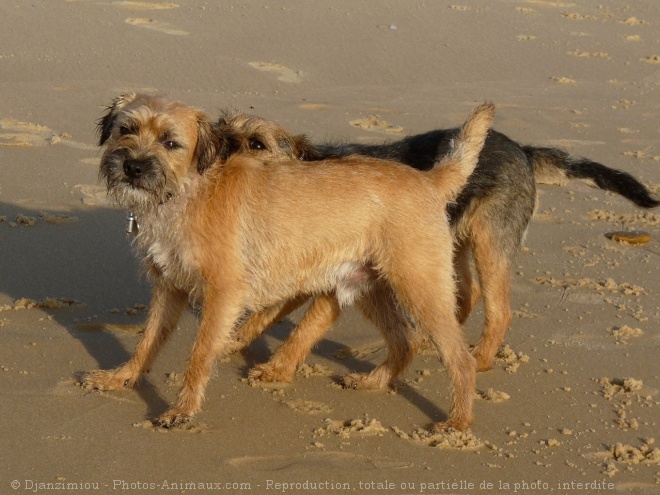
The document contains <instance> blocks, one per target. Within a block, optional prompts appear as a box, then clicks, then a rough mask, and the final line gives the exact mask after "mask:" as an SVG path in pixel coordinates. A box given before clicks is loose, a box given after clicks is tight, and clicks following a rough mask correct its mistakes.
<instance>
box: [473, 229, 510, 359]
mask: <svg viewBox="0 0 660 495" xmlns="http://www.w3.org/2000/svg"><path fill="white" fill-rule="evenodd" d="M491 234H492V232H491V231H490V230H489V229H488V228H487V227H485V226H484V228H483V229H478V228H474V229H473V249H474V258H475V265H476V267H477V272H478V273H479V280H480V283H481V290H482V295H483V299H484V318H485V322H484V330H483V333H482V334H481V337H480V338H479V340H478V341H477V343H476V344H475V346H474V348H473V349H472V355H473V356H474V357H475V358H476V360H477V371H488V370H489V369H491V368H492V366H493V361H494V359H495V354H496V353H497V350H498V349H499V347H500V345H502V342H503V341H504V336H505V335H506V332H507V330H508V329H509V326H510V325H511V300H510V299H511V263H512V261H513V260H512V257H511V256H508V255H507V254H506V253H505V252H504V251H503V250H502V249H499V248H500V246H499V244H498V243H497V240H495V239H493V238H492V237H493V236H492V235H491Z"/></svg>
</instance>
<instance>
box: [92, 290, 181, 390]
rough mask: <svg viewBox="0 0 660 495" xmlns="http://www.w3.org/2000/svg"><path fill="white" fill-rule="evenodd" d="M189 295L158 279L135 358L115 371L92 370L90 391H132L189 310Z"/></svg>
mask: <svg viewBox="0 0 660 495" xmlns="http://www.w3.org/2000/svg"><path fill="white" fill-rule="evenodd" d="M187 301H188V294H187V293H186V292H183V291H178V290H174V289H172V288H170V287H168V286H167V285H166V284H165V283H163V281H162V280H156V284H155V285H154V289H153V295H152V298H151V304H150V308H149V317H148V319H147V324H146V327H145V330H144V333H143V334H142V340H140V342H139V343H138V345H137V347H136V349H135V353H134V354H133V357H132V358H131V359H130V360H129V361H128V362H127V363H125V364H124V365H122V366H120V367H119V368H116V369H114V370H96V371H90V372H89V373H87V374H86V375H85V377H84V378H83V385H84V386H85V387H86V388H94V389H97V390H119V389H122V388H131V387H132V386H133V385H134V384H135V382H137V380H138V379H139V378H140V376H141V375H142V373H145V372H146V371H147V370H148V369H149V367H150V366H151V363H152V362H153V360H154V358H155V357H156V355H157V354H158V351H159V350H160V349H161V347H162V346H163V344H164V343H165V342H166V341H167V339H168V338H169V336H170V335H171V334H172V332H173V331H174V329H175V328H176V325H177V323H178V321H179V318H180V317H181V313H182V312H183V309H184V308H185V307H186V303H187Z"/></svg>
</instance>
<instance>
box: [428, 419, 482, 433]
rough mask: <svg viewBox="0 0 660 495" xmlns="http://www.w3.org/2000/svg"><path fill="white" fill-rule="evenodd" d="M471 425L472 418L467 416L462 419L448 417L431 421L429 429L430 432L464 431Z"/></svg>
mask: <svg viewBox="0 0 660 495" xmlns="http://www.w3.org/2000/svg"><path fill="white" fill-rule="evenodd" d="M471 425H472V420H471V419H468V418H462V419H449V420H447V421H439V422H437V423H433V424H432V425H431V427H430V428H429V430H430V431H431V432H432V433H445V432H448V431H453V430H455V431H465V430H467V429H469V428H470V426H471Z"/></svg>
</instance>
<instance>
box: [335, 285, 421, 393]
mask: <svg viewBox="0 0 660 495" xmlns="http://www.w3.org/2000/svg"><path fill="white" fill-rule="evenodd" d="M357 305H358V307H359V308H360V310H361V311H362V313H363V314H364V315H365V316H366V317H367V318H368V319H369V320H370V321H371V322H373V323H374V324H375V325H376V326H377V327H378V329H379V330H380V331H381V333H382V334H383V337H385V342H386V344H387V349H388V354H387V358H386V359H385V361H383V362H382V363H381V364H379V365H378V366H377V367H376V368H374V369H373V370H372V371H371V372H370V373H350V374H348V375H345V376H344V377H342V379H341V383H342V385H343V386H344V387H345V388H354V389H379V388H383V387H386V386H388V385H389V384H390V383H391V382H392V381H393V380H395V379H396V377H397V376H398V375H399V374H400V373H401V372H402V371H403V370H404V369H405V368H406V367H407V366H408V365H409V364H410V361H411V360H412V358H413V356H414V354H415V351H416V350H417V348H418V347H419V345H420V341H421V338H420V336H419V332H417V331H416V330H415V329H413V328H412V327H411V326H410V324H409V323H408V321H407V319H406V317H405V315H404V314H402V312H401V310H400V309H399V307H398V303H397V300H396V297H395V295H394V293H393V292H392V289H391V288H390V287H389V285H387V284H386V283H385V282H384V281H382V280H376V281H375V282H373V285H372V288H371V290H370V291H369V292H368V293H366V294H365V295H364V296H363V297H362V298H360V299H359V300H358V302H357Z"/></svg>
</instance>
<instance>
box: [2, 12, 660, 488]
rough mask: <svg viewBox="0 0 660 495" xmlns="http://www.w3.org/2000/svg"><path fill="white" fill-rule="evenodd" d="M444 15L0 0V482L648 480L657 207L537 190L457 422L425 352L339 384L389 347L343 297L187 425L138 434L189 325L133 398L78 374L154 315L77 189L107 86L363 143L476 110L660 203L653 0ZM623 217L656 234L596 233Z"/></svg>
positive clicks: (125, 259) (110, 225) (254, 355)
mask: <svg viewBox="0 0 660 495" xmlns="http://www.w3.org/2000/svg"><path fill="white" fill-rule="evenodd" d="M456 1H459V3H452V2H445V1H434V2H417V1H364V2H354V1H350V0H332V1H315V2H302V1H301V2H296V1H293V0H283V1H279V2H270V3H269V2H262V1H239V2H227V1H222V2H208V1H202V0H190V1H177V2H176V3H174V2H156V3H149V2H137V1H110V0H79V1H74V0H71V1H67V0H35V1H31V2H27V1H22V0H20V1H19V0H7V1H3V2H2V3H1V5H0V25H1V29H0V76H1V77H0V102H1V103H0V217H1V219H2V221H0V247H1V249H2V256H1V258H0V284H1V285H0V390H1V392H2V400H1V401H0V415H1V416H2V418H3V421H2V422H1V423H0V493H22V492H25V491H26V490H32V491H35V490H37V491H44V492H45V491H46V489H47V488H59V487H62V486H64V487H66V485H67V484H69V483H72V484H74V485H71V486H69V488H68V489H64V490H60V491H59V493H118V492H121V493H143V492H149V493H154V492H160V491H164V490H168V491H169V490H170V489H174V492H175V493H215V492H217V491H219V490H218V489H219V488H223V489H224V488H231V486H232V484H233V486H234V488H233V489H230V490H225V492H229V493H239V492H240V493H243V492H246V493H247V492H251V493H282V492H285V493H343V492H345V491H346V490H345V489H346V488H350V489H351V491H353V492H354V493H392V494H401V493H439V494H449V493H461V494H499V493H514V492H516V493H550V492H551V491H552V492H553V493H568V494H572V493H615V492H616V493H619V492H625V493H628V492H629V493H659V492H660V451H659V450H658V443H654V440H653V439H654V438H655V439H658V441H660V428H659V427H658V423H659V421H660V415H659V413H660V404H659V401H660V397H659V396H658V388H659V387H660V377H659V374H660V367H659V366H658V356H659V354H660V353H659V352H658V351H659V350H660V335H659V333H658V324H659V323H660V298H659V297H658V296H659V294H660V270H658V259H659V258H658V257H659V256H660V247H658V241H659V240H660V227H659V219H660V216H659V215H660V211H657V210H656V211H653V212H645V213H644V212H640V210H638V209H636V208H635V207H634V206H632V205H631V204H629V203H628V202H626V201H625V200H623V199H621V198H619V197H617V196H614V195H612V194H609V193H604V192H602V191H598V190H595V189H590V188H588V187H587V186H585V185H582V184H580V183H576V182H573V183H571V184H569V185H568V186H567V187H561V188H560V187H550V186H541V187H540V188H539V189H540V192H539V196H540V206H539V210H538V212H537V215H536V216H535V218H534V220H533V221H532V224H531V226H530V230H529V234H528V237H527V243H526V247H525V249H524V250H523V251H522V252H521V253H520V255H519V257H518V260H517V264H516V268H515V271H514V273H513V301H512V302H513V309H514V311H515V314H516V317H515V319H514V322H513V325H512V328H511V331H510V332H509V334H508V335H507V347H506V348H504V349H503V350H502V352H501V354H500V359H499V360H498V364H497V366H496V367H495V369H493V370H492V371H490V372H487V373H483V374H480V375H479V377H478V384H477V387H478V391H477V393H478V398H477V400H476V402H475V404H476V405H475V409H476V411H475V412H476V423H475V425H474V427H473V428H472V430H471V431H470V432H468V433H465V434H453V435H444V436H433V435H429V434H428V433H426V432H425V431H424V429H423V428H424V427H425V426H426V425H428V424H429V423H430V422H431V421H432V420H434V419H439V418H442V417H444V415H445V414H446V412H447V407H448V406H449V403H450V400H449V396H448V393H447V390H448V382H447V376H446V374H445V373H444V371H443V370H442V366H441V365H440V363H439V362H438V361H437V359H436V358H435V357H434V356H433V355H432V354H428V353H422V354H420V355H419V356H418V357H417V358H416V359H415V361H414V363H413V364H412V366H411V367H410V368H409V370H408V371H407V372H406V374H405V375H404V376H403V377H402V380H401V381H400V382H399V384H398V386H397V388H396V390H394V391H389V392H388V391H383V392H364V391H346V390H342V389H340V388H338V387H337V386H336V385H335V379H336V376H337V375H340V374H343V373H345V372H347V371H349V370H351V371H352V370H368V369H370V368H371V367H372V366H373V364H374V363H377V362H379V361H380V360H381V359H382V358H383V355H384V351H383V344H382V342H381V341H380V340H379V336H378V334H377V332H376V331H375V330H374V329H373V328H371V327H369V325H368V324H366V323H365V322H364V321H363V320H362V319H361V318H360V317H359V315H357V313H355V312H354V311H352V310H349V311H346V313H345V314H344V315H343V316H342V318H341V320H340V321H339V323H338V324H337V325H336V326H335V328H334V329H333V331H332V332H331V333H330V334H328V336H327V339H326V340H324V341H323V342H322V343H321V344H320V345H319V346H318V348H317V349H316V350H315V352H314V354H313V355H312V356H310V357H309V359H308V361H307V363H308V366H307V367H306V368H305V369H303V370H302V372H301V373H299V374H298V375H297V376H296V380H295V382H294V383H293V384H291V385H289V386H282V387H270V388H264V389H262V388H259V387H251V386H249V383H247V381H246V380H245V376H246V371H247V369H248V368H249V367H250V366H252V365H254V364H255V363H258V362H262V361H264V360H266V359H267V358H268V356H269V353H270V352H272V350H273V349H274V348H275V347H276V346H277V345H278V344H279V343H280V341H281V340H282V338H284V336H285V335H286V334H287V332H288V331H289V330H290V329H291V327H292V323H291V322H290V321H287V322H284V323H283V324H280V325H279V326H277V327H276V328H275V329H274V330H273V331H271V332H270V334H269V335H268V336H267V337H265V338H263V339H261V340H260V341H258V342H256V343H255V344H254V345H253V346H252V347H251V348H250V350H249V352H248V353H247V354H245V355H239V356H232V357H231V358H229V359H224V360H223V362H221V363H219V364H218V369H217V374H216V376H215V378H214V379H213V380H212V382H211V385H210V387H209V391H208V400H207V402H206V404H205V410H204V412H203V413H202V414H200V415H199V417H198V419H197V420H196V421H195V422H194V423H192V424H191V425H190V426H189V427H188V428H186V429H183V430H180V431H170V432H161V431H156V430H153V429H152V428H150V427H149V426H150V425H149V423H148V422H145V420H147V419H148V418H152V417H154V416H155V415H157V414H159V413H160V412H162V411H163V410H164V409H165V408H166V405H167V403H168V402H169V401H171V400H172V399H173V398H174V397H175V394H176V391H177V386H178V384H179V383H180V374H181V372H182V370H183V367H184V363H185V359H186V356H187V353H188V351H189V349H190V345H191V342H192V339H193V338H194V335H195V331H196V328H197V324H196V320H195V318H194V316H193V315H188V316H186V318H185V319H184V320H183V321H182V322H181V325H180V329H179V331H178V332H177V335H176V337H175V338H174V340H173V341H172V342H171V344H170V345H169V346H168V347H167V349H166V350H165V351H164V352H163V353H162V355H161V356H160V357H159V359H158V360H157V362H156V364H155V365H154V367H153V369H152V370H151V373H150V374H149V375H148V376H147V377H146V378H145V380H144V381H143V382H142V384H141V385H140V386H139V387H138V388H137V389H135V390H133V391H126V392H120V393H88V392H85V391H83V390H82V389H81V388H79V387H77V386H76V382H77V381H78V380H79V379H80V376H81V374H82V373H83V372H84V371H86V370H90V369H94V368H98V367H102V368H108V367H112V366H116V365H118V364H120V363H122V362H123V361H125V360H126V359H127V358H128V356H129V355H130V354H131V352H132V350H133V348H134V346H135V344H136V342H137V340H138V339H139V336H138V335H136V333H137V332H138V331H139V325H140V324H141V322H142V321H143V320H144V318H145V310H144V308H145V306H144V305H145V304H147V303H148V300H149V288H148V285H147V284H146V282H145V281H144V280H142V279H140V278H139V276H138V266H137V263H136V261H135V260H134V258H133V256H132V253H131V249H130V246H129V244H128V242H127V241H126V239H125V237H124V234H123V229H124V215H125V212H123V211H121V210H120V209H117V208H115V207H113V206H112V205H111V204H110V203H108V201H107V200H106V198H105V194H104V191H103V189H102V188H101V187H100V186H99V184H98V183H97V166H98V160H99V156H100V154H99V151H98V149H97V148H96V146H95V142H96V136H95V127H94V122H95V120H96V119H98V118H99V116H100V115H101V113H102V111H103V107H104V105H106V104H108V103H109V102H110V100H111V99H112V98H113V97H114V96H115V95H117V94H118V93H121V92H124V91H128V90H138V91H154V90H160V91H164V92H166V93H168V94H170V95H172V96H174V97H177V98H181V99H183V100H184V101H186V102H187V103H190V104H193V105H198V106H201V107H203V108H204V109H206V110H207V111H208V112H210V113H213V114H215V113H217V112H219V111H220V110H221V109H225V108H239V109H241V110H244V111H249V112H253V113H257V114H260V115H262V116H263V117H266V118H272V119H275V120H278V121H279V122H280V123H282V124H283V125H285V126H287V127H289V128H290V129H291V130H293V131H295V132H300V133H303V132H304V133H306V134H308V135H309V136H310V137H312V138H313V139H315V140H324V139H336V138H345V139H351V140H357V141H363V142H380V141H382V140H385V139H393V138H397V137H399V136H404V135H407V134H412V133H417V132H422V131H426V130H430V129H433V128H437V127H451V126H455V125H457V124H458V123H460V122H461V121H462V120H463V119H464V118H465V116H466V115H467V113H468V111H469V110H470V108H471V107H473V106H474V105H475V103H477V102H480V101H483V100H486V99H489V100H492V101H494V102H495V103H496V105H497V108H498V114H497V121H496V127H497V129H498V130H500V131H503V132H505V133H507V134H508V135H510V136H511V137H513V138H514V139H516V140H519V141H521V142H523V143H535V144H540V145H559V146H563V147H565V148H566V149H568V150H569V151H571V152H574V153H576V154H581V155H585V156H588V157H590V158H593V159H595V160H598V161H601V162H603V163H605V164H608V165H610V166H614V167H617V168H620V169H623V170H626V171H628V172H631V173H633V174H635V175H636V176H638V177H639V178H640V179H642V180H643V181H644V182H645V183H646V184H649V185H650V186H651V187H652V188H653V189H654V191H655V192H656V194H657V193H658V191H659V189H660V188H659V184H660V170H659V167H660V135H659V130H660V128H659V127H658V122H659V120H660V119H659V115H660V105H659V102H660V98H659V97H658V90H659V89H660V88H659V86H660V65H658V63H659V61H660V45H659V44H658V32H660V29H659V27H660V9H659V6H658V3H657V0H646V1H644V0H636V1H632V0H631V1H628V2H616V1H609V0H606V1H603V0H598V1H595V0H584V1H579V2H554V1H544V0H528V1H524V0H520V1H516V0H511V1H502V2H488V1H485V0H481V1H478V0H469V1H460V0H456ZM618 230H643V231H646V232H648V233H650V234H651V238H652V239H651V242H650V243H648V244H643V245H635V246H632V245H625V244H620V243H618V242H615V241H613V240H611V239H608V238H607V237H606V236H605V234H606V233H608V232H612V231H618ZM298 317H299V315H298ZM481 318H482V314H481V311H480V310H479V311H477V312H476V313H475V314H474V315H472V317H471V318H470V319H469V320H468V322H467V324H466V332H467V334H468V336H469V339H470V340H471V341H473V340H474V339H475V338H476V337H477V335H478V334H479V333H480V331H481V322H482V319H481ZM293 320H294V321H295V318H294V319H293ZM347 349H348V350H347ZM14 481H15V483H16V484H15V485H12V482H14ZM40 483H44V485H40ZM187 483H192V484H193V485H188V486H182V484H183V485H185V484H187ZM201 483H203V484H205V485H199V484H201ZM226 483H229V484H230V485H229V486H228V485H226ZM305 483H307V484H305ZM48 484H52V485H48ZM76 484H77V486H78V488H81V487H82V488H83V489H79V490H74V488H75V487H76ZM177 484H178V485H177ZM206 484H209V485H208V486H207V485H206ZM452 484H453V485H452ZM12 488H17V489H15V490H13V489H12ZM241 488H242V489H241Z"/></svg>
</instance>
